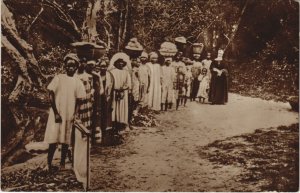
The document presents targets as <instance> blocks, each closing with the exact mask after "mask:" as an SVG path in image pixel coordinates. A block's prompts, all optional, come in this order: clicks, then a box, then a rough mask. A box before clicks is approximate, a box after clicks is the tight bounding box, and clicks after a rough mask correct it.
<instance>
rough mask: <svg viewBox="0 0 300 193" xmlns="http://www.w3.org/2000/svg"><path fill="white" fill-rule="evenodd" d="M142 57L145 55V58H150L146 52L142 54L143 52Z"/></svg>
mask: <svg viewBox="0 0 300 193" xmlns="http://www.w3.org/2000/svg"><path fill="white" fill-rule="evenodd" d="M142 57H144V58H148V57H149V56H148V54H147V53H146V52H142V54H141V56H140V58H142Z"/></svg>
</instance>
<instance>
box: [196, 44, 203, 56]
mask: <svg viewBox="0 0 300 193" xmlns="http://www.w3.org/2000/svg"><path fill="white" fill-rule="evenodd" d="M203 48H204V45H203V44H202V43H194V44H193V54H201V53H202V51H203Z"/></svg>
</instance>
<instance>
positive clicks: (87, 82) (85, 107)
mask: <svg viewBox="0 0 300 193" xmlns="http://www.w3.org/2000/svg"><path fill="white" fill-rule="evenodd" d="M74 76H75V77H77V78H78V79H80V80H81V81H82V83H83V85H84V88H85V91H86V96H85V98H84V101H83V103H82V104H81V105H80V106H79V112H78V114H79V118H80V120H81V121H82V124H83V125H84V126H85V127H87V128H88V129H91V126H92V116H93V103H94V92H95V90H94V88H93V76H92V75H90V74H88V73H86V72H84V73H82V74H75V75H74Z"/></svg>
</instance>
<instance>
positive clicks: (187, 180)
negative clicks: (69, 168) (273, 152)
mask: <svg viewBox="0 0 300 193" xmlns="http://www.w3.org/2000/svg"><path fill="white" fill-rule="evenodd" d="M229 97H230V102H229V103H228V104H227V105H220V106H219V105H208V104H199V103H197V102H189V103H188V105H187V107H181V108H180V110H178V111H175V110H173V111H169V112H163V113H161V114H160V115H158V116H157V118H158V122H159V124H160V125H159V126H158V127H155V128H136V129H135V130H133V131H131V132H130V133H129V134H128V135H127V136H126V137H125V143H124V144H122V145H120V146H117V147H114V148H111V147H105V148H95V149H93V152H92V157H91V162H92V164H91V166H92V168H91V169H92V184H91V186H92V187H91V189H92V190H93V191H262V190H264V189H263V186H264V185H265V184H264V183H265V182H264V179H262V180H257V181H255V180H254V182H252V181H243V180H241V176H242V174H243V173H244V172H245V170H246V169H247V168H245V167H243V165H241V164H222V163H219V164H218V163H215V162H213V161H210V160H209V159H208V158H207V156H203V155H202V154H203V153H202V151H204V150H202V151H201V148H203V147H205V146H207V145H208V144H211V143H213V142H215V141H216V140H224V139H227V138H230V137H233V136H239V135H242V134H251V133H253V132H254V131H255V130H256V129H258V128H270V127H277V126H280V125H291V124H293V123H297V122H298V114H297V113H294V112H291V111H290V110H289V109H290V107H289V105H288V104H285V103H277V102H272V101H264V100H261V99H258V98H250V97H242V96H240V95H236V94H231V95H230V96H229ZM294 135H295V136H296V138H295V139H297V136H298V132H296V133H295V134H294ZM296 143H297V141H296ZM297 144H298V143H297ZM236 149H238V147H236ZM211 151H213V150H211ZM221 155H222V154H221ZM278 156H280V155H278Z"/></svg>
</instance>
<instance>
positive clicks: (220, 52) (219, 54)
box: [215, 49, 224, 61]
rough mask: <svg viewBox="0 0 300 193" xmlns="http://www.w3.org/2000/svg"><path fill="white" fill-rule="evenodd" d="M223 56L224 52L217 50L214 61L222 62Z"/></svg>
mask: <svg viewBox="0 0 300 193" xmlns="http://www.w3.org/2000/svg"><path fill="white" fill-rule="evenodd" d="M223 54H224V51H223V50H221V49H220V50H218V57H217V58H216V59H215V60H216V61H221V60H223Z"/></svg>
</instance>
